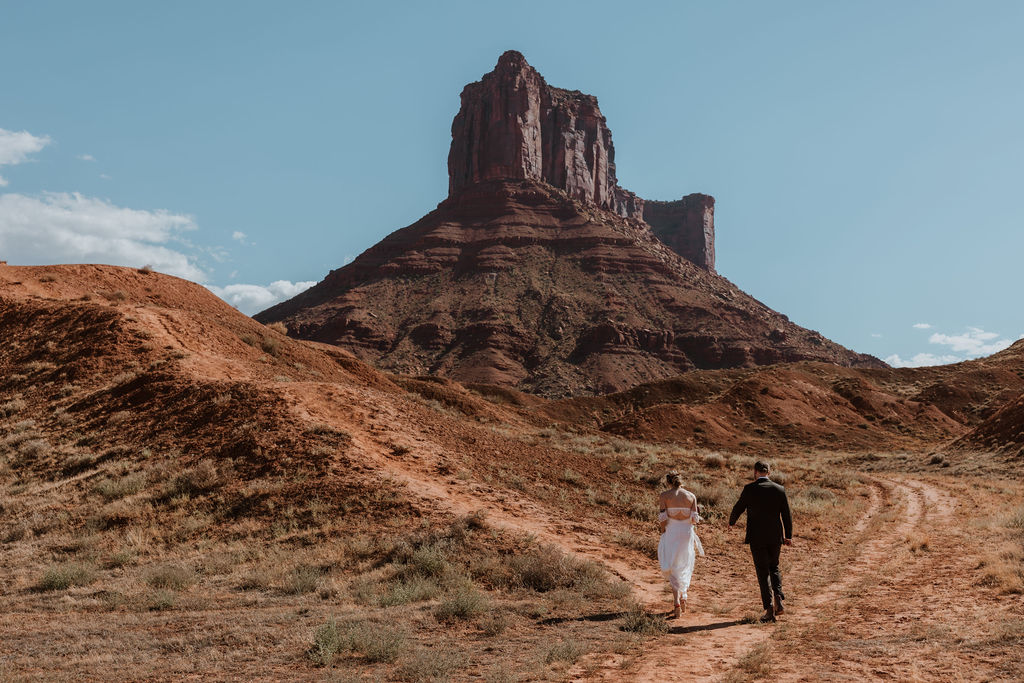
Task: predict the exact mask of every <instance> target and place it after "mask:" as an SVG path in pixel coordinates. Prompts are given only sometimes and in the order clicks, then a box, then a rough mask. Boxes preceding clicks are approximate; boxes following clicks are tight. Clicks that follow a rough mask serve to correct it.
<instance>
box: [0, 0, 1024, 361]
mask: <svg viewBox="0 0 1024 683" xmlns="http://www.w3.org/2000/svg"><path fill="white" fill-rule="evenodd" d="M1022 34H1024V3H1020V2H940V1H935V2H924V1H914V0H904V1H902V2H870V1H861V2H856V3H823V2H785V1H781V2H772V3H765V2H682V1H679V0H675V1H673V2H650V3H636V6H633V7H630V6H628V5H627V4H625V3H611V2H602V1H599V0H592V1H588V2H560V3H551V2H529V1H525V2H517V3H497V2H493V3H492V2H480V1H477V2H435V3H414V2H408V3H403V2H377V3H366V2H358V3H356V2H298V3H283V2H281V3H269V2H251V1H250V2H227V1H222V2H216V3H212V2H176V3H160V4H157V3H138V2H103V1H97V2H90V3H80V2H47V1H45V0H40V1H36V2H32V3H19V2H6V1H4V0H0V64H2V65H3V69H0V259H6V260H8V261H9V262H11V263H23V264H40V263H54V262H82V261H86V262H108V263H118V264H121V265H133V266H140V265H143V264H144V263H151V264H153V265H154V266H156V267H157V268H158V269H159V270H162V271H164V272H170V273H173V274H177V275H182V276H185V277H189V278H191V279H194V280H197V281H200V282H202V283H204V284H206V285H208V286H210V287H212V288H214V289H215V291H217V292H218V293H220V294H221V295H222V296H224V297H225V298H226V299H228V300H229V301H231V302H232V303H235V304H236V305H238V306H239V307H240V308H242V309H243V310H245V311H246V312H248V313H252V312H255V311H256V310H259V309H260V308H262V307H264V306H265V305H269V304H270V303H272V302H274V301H276V300H279V299H280V298H282V297H286V296H290V295H292V294H294V293H296V292H297V291H299V290H300V289H301V288H302V287H303V286H307V285H308V283H310V282H314V281H317V280H319V279H320V278H322V277H323V276H324V275H325V274H326V273H327V272H328V271H329V270H330V269H332V268H336V267H339V266H341V265H343V264H344V263H346V262H347V261H348V260H350V259H351V258H353V257H354V256H356V255H357V254H359V253H360V252H361V251H363V250H364V249H366V248H368V247H369V246H371V245H372V244H374V243H375V242H377V241H378V240H379V239H381V238H382V237H383V236H385V235H386V234H388V233H389V232H391V231H393V230H396V229H398V228H400V227H403V226H405V225H407V224H409V223H411V222H413V221H415V220H416V219H417V218H419V217H420V216H422V215H423V214H424V213H426V212H428V211H429V210H431V209H433V208H434V206H436V204H437V203H438V202H439V201H441V200H442V199H443V198H444V196H445V194H446V192H447V176H446V158H447V151H448V145H449V142H450V133H451V129H450V127H451V120H452V117H453V116H454V115H455V113H456V111H457V110H458V106H459V92H460V91H461V89H462V87H463V85H465V84H466V83H468V82H470V81H474V80H477V79H479V78H480V76H482V75H483V74H484V73H486V72H487V71H490V70H491V68H493V66H494V63H495V61H496V60H497V58H498V55H499V54H500V53H501V52H503V51H504V50H507V49H517V50H520V51H521V52H523V53H524V54H525V55H526V58H527V60H529V61H530V63H531V64H533V65H534V66H535V67H536V68H537V69H538V70H539V71H540V72H541V73H542V74H543V75H544V76H545V78H546V79H547V80H548V82H549V83H551V84H552V85H556V86H559V87H566V88H573V89H579V90H582V91H584V92H588V93H591V94H594V95H597V97H598V98H599V101H600V105H601V110H602V112H603V113H604V114H605V116H606V117H607V119H608V124H609V127H610V128H611V130H612V133H613V140H614V143H615V149H616V162H617V166H618V177H619V181H620V184H622V185H623V186H624V187H626V188H628V189H630V190H633V191H635V192H637V193H638V194H640V195H641V196H643V197H646V198H651V199H675V198H678V197H681V196H682V195H684V194H688V193H690V192H706V193H709V194H712V195H714V196H715V197H716V199H717V206H716V228H717V245H716V246H717V256H718V270H719V272H720V273H721V274H722V275H724V276H726V277H728V278H729V279H731V280H732V281H733V282H735V283H736V284H737V285H739V286H740V287H742V288H743V289H744V290H746V291H747V292H748V293H750V294H752V295H753V296H755V297H757V298H758V299H760V300H761V301H763V302H765V303H766V304H768V305H769V306H771V307H773V308H775V309H776V310H779V311H781V312H783V313H785V314H787V315H788V316H789V317H790V318H791V319H792V320H793V321H795V322H797V323H799V324H801V325H804V326H807V327H810V328H813V329H816V330H818V331H820V332H821V333H822V334H824V335H825V336H827V337H829V338H831V339H834V340H836V341H838V342H839V343H841V344H844V345H846V346H848V347H851V348H853V349H856V350H857V351H862V352H866V353H872V354H875V355H877V356H879V357H882V358H888V359H890V360H891V362H894V363H899V364H905V363H934V362H939V361H946V362H949V361H952V360H957V359H962V358H968V357H976V356H978V355H983V354H986V353H991V352H992V351H994V350H998V349H999V348H1003V347H1005V346H1006V345H1008V344H1009V343H1011V342H1012V341H1014V340H1016V339H1018V338H1019V337H1020V336H1021V335H1022V333H1024V319H1022V316H1021V314H1020V309H1019V306H1017V305H1016V304H1014V303H1013V302H1014V301H1016V296H1015V295H1014V294H1013V292H1018V291H1020V290H1021V284H1022V283H1021V279H1022V276H1021V272H1022V269H1021V267H1020V264H1019V261H1020V258H1021V255H1022V254H1024V230H1022V227H1024V225H1022V223H1024V204H1022V203H1021V202H1020V201H1019V196H1020V185H1021V181H1022V179H1024V123H1022V122H1024V88H1022V87H1021V83H1022V82H1024V46H1022V43H1021V41H1020V35H1022ZM926 325H927V327H925V326H926Z"/></svg>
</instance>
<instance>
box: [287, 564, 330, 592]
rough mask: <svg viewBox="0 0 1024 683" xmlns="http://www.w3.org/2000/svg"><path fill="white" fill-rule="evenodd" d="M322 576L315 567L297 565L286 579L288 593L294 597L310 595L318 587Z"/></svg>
mask: <svg viewBox="0 0 1024 683" xmlns="http://www.w3.org/2000/svg"><path fill="white" fill-rule="evenodd" d="M322 578H323V574H322V572H321V571H320V569H319V568H317V567H311V566H309V565H299V566H298V567H296V568H295V569H293V570H292V572H291V574H290V575H289V577H288V586H287V589H288V592H289V593H294V594H296V595H302V594H303V593H312V592H313V591H315V590H316V589H317V588H318V587H319V586H320V581H321V579H322Z"/></svg>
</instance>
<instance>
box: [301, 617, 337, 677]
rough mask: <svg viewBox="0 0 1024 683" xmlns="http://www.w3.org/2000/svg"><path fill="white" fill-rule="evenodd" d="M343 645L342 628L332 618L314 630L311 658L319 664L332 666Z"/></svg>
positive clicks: (310, 651)
mask: <svg viewBox="0 0 1024 683" xmlns="http://www.w3.org/2000/svg"><path fill="white" fill-rule="evenodd" d="M343 646H344V643H343V642H342V637H341V630H340V629H339V628H338V624H337V622H335V621H334V619H333V618H332V619H331V620H330V621H328V622H327V623H325V624H321V625H320V626H318V627H317V629H316V631H314V632H313V647H311V648H310V649H309V658H310V659H312V660H313V663H314V664H316V665H318V666H330V665H331V663H332V662H334V658H335V657H336V656H337V655H338V653H340V652H341V651H342V648H343Z"/></svg>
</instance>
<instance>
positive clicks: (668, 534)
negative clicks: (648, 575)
mask: <svg viewBox="0 0 1024 683" xmlns="http://www.w3.org/2000/svg"><path fill="white" fill-rule="evenodd" d="M665 481H667V482H668V485H669V486H671V487H672V488H670V489H669V490H668V491H663V492H662V493H661V494H660V495H659V496H658V508H659V510H660V513H659V514H658V522H659V523H660V524H661V540H660V541H659V542H658V564H660V565H661V573H662V574H664V575H665V578H666V579H668V582H669V584H670V585H671V586H672V600H673V605H674V607H673V610H672V616H673V617H676V618H678V617H680V616H682V613H683V612H684V611H686V592H687V590H688V589H689V588H690V577H691V576H693V564H694V561H695V560H696V556H697V554H700V555H703V554H704V548H703V547H702V546H701V543H700V539H699V538H697V532H696V531H695V530H694V526H696V524H697V523H698V522H699V521H700V515H698V514H697V496H695V495H693V494H692V493H690V492H689V491H687V490H686V489H684V488H683V481H682V477H680V476H679V473H678V472H669V473H668V474H666V475H665Z"/></svg>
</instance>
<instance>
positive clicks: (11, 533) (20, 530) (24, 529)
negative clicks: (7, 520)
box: [3, 520, 31, 543]
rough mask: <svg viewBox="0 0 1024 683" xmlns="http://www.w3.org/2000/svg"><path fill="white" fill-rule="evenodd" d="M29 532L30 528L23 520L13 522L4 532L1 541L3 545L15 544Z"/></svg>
mask: <svg viewBox="0 0 1024 683" xmlns="http://www.w3.org/2000/svg"><path fill="white" fill-rule="evenodd" d="M29 531H31V528H30V526H29V524H28V522H26V521H24V520H21V521H18V522H15V523H14V524H12V525H11V526H10V527H8V528H7V530H6V531H5V532H4V535H3V541H4V543H16V542H18V541H20V540H22V539H23V538H25V537H26V536H28V532H29Z"/></svg>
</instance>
